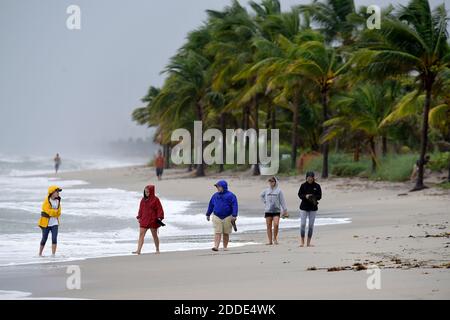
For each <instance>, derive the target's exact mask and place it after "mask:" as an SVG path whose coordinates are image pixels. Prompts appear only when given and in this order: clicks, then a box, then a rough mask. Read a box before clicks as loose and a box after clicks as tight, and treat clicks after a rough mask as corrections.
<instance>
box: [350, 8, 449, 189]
mask: <svg viewBox="0 0 450 320" xmlns="http://www.w3.org/2000/svg"><path fill="white" fill-rule="evenodd" d="M447 21H448V18H447V15H446V11H445V7H444V5H443V4H442V5H440V6H438V7H436V8H435V9H434V11H431V9H430V5H429V2H428V1H427V0H411V1H410V2H409V3H408V5H407V6H400V7H399V9H398V11H397V12H396V13H394V14H393V15H392V17H386V18H384V19H383V25H382V28H381V29H380V30H371V31H368V32H366V33H365V35H364V38H363V40H364V41H363V42H362V45H363V46H367V47H368V49H362V50H360V52H359V55H358V56H359V57H358V62H359V65H360V66H361V67H363V68H364V69H365V71H366V72H368V74H369V75H372V76H374V77H381V78H386V77H387V76H391V75H407V74H413V75H415V76H416V79H417V84H418V91H420V92H422V91H424V92H425V99H424V103H423V112H422V130H421V143H420V158H419V170H418V175H417V181H416V185H415V187H414V188H413V189H412V191H415V190H421V189H424V188H425V187H426V186H425V185H424V183H423V174H424V163H425V153H426V151H427V146H428V129H429V121H428V119H429V112H430V107H431V105H432V100H433V98H434V97H433V96H432V92H433V88H434V86H435V83H436V79H437V77H438V76H439V74H440V73H441V72H442V71H443V69H444V68H445V66H446V64H447V65H448V62H449V60H450V55H449V54H448V43H447V34H446V28H447Z"/></svg>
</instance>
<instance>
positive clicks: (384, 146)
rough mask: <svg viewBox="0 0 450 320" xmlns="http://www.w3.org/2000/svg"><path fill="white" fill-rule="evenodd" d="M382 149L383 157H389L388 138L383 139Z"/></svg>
mask: <svg viewBox="0 0 450 320" xmlns="http://www.w3.org/2000/svg"><path fill="white" fill-rule="evenodd" d="M381 149H382V154H383V157H386V155H387V138H386V136H382V137H381Z"/></svg>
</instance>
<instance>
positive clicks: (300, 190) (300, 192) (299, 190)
mask: <svg viewBox="0 0 450 320" xmlns="http://www.w3.org/2000/svg"><path fill="white" fill-rule="evenodd" d="M298 197H299V198H300V199H302V200H306V194H305V191H304V188H303V185H301V186H300V189H298Z"/></svg>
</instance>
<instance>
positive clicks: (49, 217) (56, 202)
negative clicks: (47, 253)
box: [38, 186, 62, 257]
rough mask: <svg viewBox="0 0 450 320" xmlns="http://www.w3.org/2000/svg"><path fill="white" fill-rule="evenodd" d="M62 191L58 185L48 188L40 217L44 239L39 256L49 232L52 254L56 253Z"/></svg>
mask: <svg viewBox="0 0 450 320" xmlns="http://www.w3.org/2000/svg"><path fill="white" fill-rule="evenodd" d="M61 191H62V189H61V188H59V187H58V186H51V187H49V188H48V193H47V197H46V198H45V199H44V203H43V204H42V212H41V218H40V219H39V224H38V225H39V227H40V228H41V230H42V240H41V245H40V247H39V256H40V257H42V252H43V251H44V247H45V243H46V242H47V238H48V235H49V233H50V232H51V233H52V256H54V255H55V253H56V246H57V242H58V241H57V239H58V226H59V217H60V216H61V198H60V196H59V193H60V192H61Z"/></svg>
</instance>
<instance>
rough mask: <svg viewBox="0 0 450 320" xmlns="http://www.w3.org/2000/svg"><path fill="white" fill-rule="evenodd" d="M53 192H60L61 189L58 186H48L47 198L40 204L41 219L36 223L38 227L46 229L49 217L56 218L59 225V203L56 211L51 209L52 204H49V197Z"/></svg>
mask: <svg viewBox="0 0 450 320" xmlns="http://www.w3.org/2000/svg"><path fill="white" fill-rule="evenodd" d="M55 191H62V189H61V188H60V187H58V186H50V187H49V188H48V193H47V197H46V198H45V199H44V202H43V203H42V211H41V218H40V219H39V223H38V225H39V227H42V228H47V227H48V221H49V219H50V217H53V218H57V219H58V223H59V216H60V215H61V203H60V204H59V206H58V209H53V207H52V204H51V202H50V196H51V195H52V194H53V192H55Z"/></svg>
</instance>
